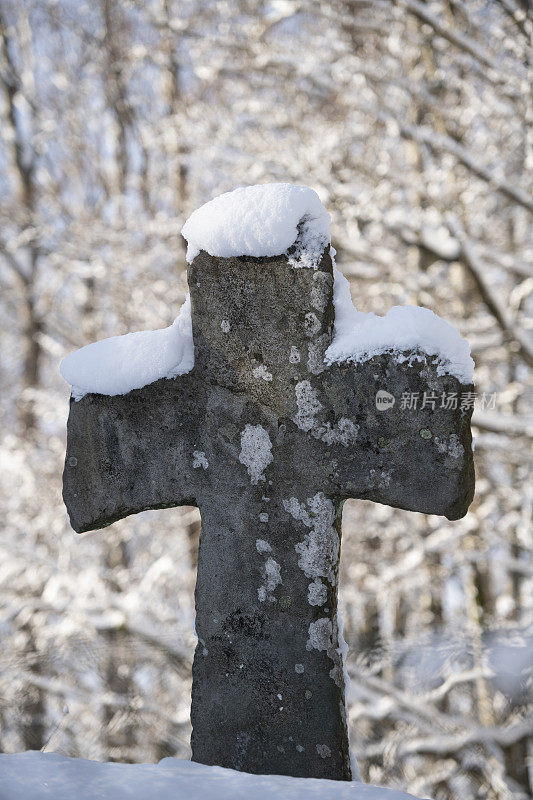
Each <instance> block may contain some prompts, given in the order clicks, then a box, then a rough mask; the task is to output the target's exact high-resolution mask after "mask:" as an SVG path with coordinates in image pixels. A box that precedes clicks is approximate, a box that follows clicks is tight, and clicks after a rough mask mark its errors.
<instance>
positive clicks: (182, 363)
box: [61, 183, 474, 400]
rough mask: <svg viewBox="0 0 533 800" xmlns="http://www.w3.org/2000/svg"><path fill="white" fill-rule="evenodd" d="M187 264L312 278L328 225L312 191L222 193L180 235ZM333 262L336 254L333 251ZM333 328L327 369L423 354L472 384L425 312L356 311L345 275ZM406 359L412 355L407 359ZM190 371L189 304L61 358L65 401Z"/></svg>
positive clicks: (451, 337) (281, 188)
mask: <svg viewBox="0 0 533 800" xmlns="http://www.w3.org/2000/svg"><path fill="white" fill-rule="evenodd" d="M182 232H183V235H184V237H185V238H186V239H187V241H188V250H187V260H188V261H189V263H190V262H191V261H192V260H193V259H194V258H195V257H196V255H198V253H199V252H200V250H205V251H206V252H208V253H209V254H210V255H213V256H218V257H220V258H228V257H231V256H246V255H248V256H252V257H260V256H274V255H282V254H284V253H287V252H288V251H289V250H290V249H291V247H292V245H294V244H295V243H296V247H295V248H294V249H292V250H291V252H290V255H289V263H290V265H291V266H292V267H309V268H313V269H316V268H317V266H318V263H319V260H320V257H321V255H322V253H323V251H324V249H325V248H326V247H328V246H329V243H330V216H329V214H328V212H327V211H326V209H325V208H324V206H323V205H322V203H321V202H320V199H319V197H318V195H317V194H316V192H314V191H313V190H312V189H308V188H307V187H305V186H292V185H291V184H289V183H267V184H264V185H260V186H248V187H245V188H241V189H235V191H233V192H227V193H226V194H222V195H220V196H219V197H216V198H215V199H214V200H211V201H209V202H208V203H206V204H205V205H203V206H201V207H200V208H198V209H197V210H196V211H194V212H193V214H191V216H190V217H189V219H188V220H187V222H186V223H185V225H184V226H183V231H182ZM330 252H331V256H332V259H333V257H334V254H335V251H334V250H333V248H330ZM333 300H334V306H335V326H334V330H333V340H332V343H331V345H330V346H329V348H328V349H327V351H326V355H325V363H326V364H327V365H328V366H329V365H331V364H333V363H339V362H342V361H353V362H362V361H367V360H368V359H370V358H372V357H373V356H375V355H379V354H381V353H391V354H392V355H393V356H394V357H395V358H396V359H397V360H398V361H405V360H406V358H409V357H411V358H416V357H417V353H420V352H423V353H425V354H426V355H429V356H431V357H434V358H435V359H436V361H437V369H438V372H439V374H445V373H446V374H450V375H454V376H455V377H456V378H457V379H458V380H459V381H460V382H461V383H464V384H467V383H470V382H471V381H472V374H473V367H474V362H473V360H472V358H471V357H470V347H469V345H468V342H467V341H466V340H465V339H463V338H462V337H461V335H460V334H459V332H458V331H457V330H456V329H455V328H454V327H452V326H451V325H450V324H449V323H447V322H445V321H444V320H443V319H441V318H440V317H438V316H437V315H436V314H434V313H433V312H432V311H430V310H429V309H427V308H418V307H416V306H394V308H391V309H390V310H389V311H388V313H387V314H386V315H385V316H383V317H381V316H378V315H376V314H365V313H363V312H362V311H358V310H357V309H356V308H355V307H354V305H353V302H352V299H351V295H350V286H349V283H348V281H347V280H346V278H345V277H344V275H342V273H341V272H339V270H338V269H336V268H335V269H334V289H333ZM406 351H409V353H410V354H411V355H410V356H406V355H405V352H406ZM193 366H194V346H193V334H192V321H191V305H190V299H189V298H188V297H187V300H186V301H185V303H184V304H183V306H182V308H181V310H180V313H179V315H178V317H177V318H176V320H175V321H174V323H173V324H172V325H170V326H169V327H168V328H164V329H163V330H156V331H141V332H139V333H129V334H126V335H125V336H113V337H111V338H110V339H104V340H103V341H100V342H95V343H94V344H89V345H87V346H86V347H82V348H81V350H77V351H76V352H74V353H71V354H70V355H69V356H67V357H66V358H65V359H64V361H63V362H62V364H61V374H62V375H63V377H64V378H65V380H66V381H67V382H68V383H70V384H71V386H72V396H73V397H74V398H75V399H76V400H79V399H81V398H82V397H83V396H84V395H85V394H89V393H95V394H105V395H120V394H127V393H128V392H130V391H132V390H133V389H140V388H142V387H143V386H146V385H148V384H150V383H154V381H157V380H159V379H160V378H175V377H177V376H178V375H184V374H185V373H187V372H190V371H191V369H192V368H193Z"/></svg>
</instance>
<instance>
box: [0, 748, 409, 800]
mask: <svg viewBox="0 0 533 800" xmlns="http://www.w3.org/2000/svg"><path fill="white" fill-rule="evenodd" d="M149 797H157V798H158V800H249V798H254V800H276V798H279V800H415V798H413V796H412V795H410V794H405V793H404V792H399V791H396V790H395V789H381V788H379V787H377V786H369V785H367V784H364V783H359V782H356V781H333V780H325V779H321V778H289V777H286V776H284V775H251V774H249V773H247V772H235V771H234V770H232V769H224V768H223V767H208V766H205V765H204V764H197V763H195V762H193V761H184V760H182V759H178V758H164V759H163V760H162V761H160V762H159V764H118V763H116V762H111V763H107V764H106V763H100V762H98V761H87V760H85V759H82V758H67V757H65V756H61V755H59V754H57V753H40V752H36V751H29V752H26V753H15V754H13V755H6V754H0V800H45V798H50V800H74V798H76V800H95V798H99V800H146V798H149Z"/></svg>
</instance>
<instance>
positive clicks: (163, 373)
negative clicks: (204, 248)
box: [60, 295, 194, 400]
mask: <svg viewBox="0 0 533 800" xmlns="http://www.w3.org/2000/svg"><path fill="white" fill-rule="evenodd" d="M193 366H194V348H193V341H192V322H191V301H190V298H189V296H188V295H187V299H186V300H185V302H184V304H183V305H182V307H181V309H180V313H179V314H178V316H177V317H176V319H175V320H174V322H173V323H172V325H169V327H168V328H163V329H161V330H156V331H138V332H137V333H127V334H125V335H124V336H112V337H111V338H110V339H102V340H101V341H99V342H93V344H88V345H86V346H85V347H82V348H81V349H80V350H75V351H74V353H71V354H70V355H68V356H67V357H66V358H65V359H63V361H62V362H61V367H60V369H61V374H62V375H63V377H64V378H65V380H66V381H67V382H68V383H70V385H71V386H72V396H73V397H74V398H75V399H76V400H79V399H80V398H81V397H83V396H84V395H85V394H88V393H89V392H92V393H94V394H106V395H111V396H112V395H117V394H127V392H130V391H131V390H132V389H141V388H142V387H143V386H147V385H148V384H149V383H153V382H154V381H157V380H159V379H160V378H175V377H176V376H178V375H184V374H185V373H187V372H190V371H191V369H192V368H193Z"/></svg>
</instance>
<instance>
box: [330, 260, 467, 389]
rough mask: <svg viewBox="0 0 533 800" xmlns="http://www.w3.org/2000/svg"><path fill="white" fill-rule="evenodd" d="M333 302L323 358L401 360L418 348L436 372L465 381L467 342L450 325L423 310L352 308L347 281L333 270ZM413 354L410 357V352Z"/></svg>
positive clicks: (398, 307)
mask: <svg viewBox="0 0 533 800" xmlns="http://www.w3.org/2000/svg"><path fill="white" fill-rule="evenodd" d="M334 275H335V281H334V286H333V300H334V304H335V328H334V333H333V342H332V343H331V345H330V346H329V347H328V349H327V350H326V354H325V362H326V364H327V365H328V366H329V365H330V364H333V363H334V362H337V363H338V362H341V361H353V362H356V363H357V362H361V361H367V360H368V359H369V358H372V357H373V356H375V355H380V354H381V353H394V354H396V355H397V358H398V360H399V361H403V360H407V359H408V358H409V356H405V354H404V351H406V350H408V351H411V352H413V351H416V350H418V351H422V352H423V353H426V354H427V355H429V356H434V357H435V358H436V360H437V361H438V367H437V372H438V373H439V375H444V374H449V375H454V376H455V377H456V378H457V379H458V380H459V381H460V382H461V383H471V382H472V379H473V371H474V361H473V359H472V357H471V356H470V345H469V344H468V342H467V340H466V339H463V338H462V337H461V335H460V333H459V331H457V330H456V329H455V328H454V327H453V326H452V325H450V324H449V323H448V322H446V321H445V320H443V319H441V317H438V316H437V315H436V314H434V313H433V311H430V309H429V308H419V307H418V306H394V307H393V308H391V309H390V310H389V311H388V312H387V313H386V314H385V316H383V317H380V316H378V315H377V314H365V313H363V312H362V311H358V310H357V309H356V308H355V307H354V305H353V302H352V297H351V294H350V284H349V283H348V281H347V280H346V278H345V277H344V275H343V274H342V273H341V272H339V270H338V269H335V271H334ZM415 357H416V356H415Z"/></svg>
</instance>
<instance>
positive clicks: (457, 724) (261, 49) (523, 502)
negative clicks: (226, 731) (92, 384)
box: [0, 0, 533, 800]
mask: <svg viewBox="0 0 533 800" xmlns="http://www.w3.org/2000/svg"><path fill="white" fill-rule="evenodd" d="M529 5H530V4H529V3H527V2H524V0H498V1H496V0H468V1H467V0H431V1H430V2H423V0H398V1H397V2H393V1H392V0H373V1H372V2H371V1H370V0H331V1H330V2H324V1H322V2H318V1H317V0H235V1H234V2H231V1H230V0H92V1H91V2H84V0H48V2H47V0H0V30H1V37H0V38H1V41H0V103H1V105H0V126H1V127H0V132H1V143H0V288H1V301H0V342H1V345H0V346H1V360H0V377H1V387H2V392H1V396H0V414H1V444H0V461H1V469H0V498H1V514H0V520H1V525H2V531H1V538H0V750H2V751H4V752H15V751H19V750H26V749H40V748H43V747H44V748H46V749H47V750H55V751H58V752H60V753H63V754H66V755H72V756H84V757H87V758H92V759H100V760H119V761H135V762H137V761H155V760H157V759H160V758H162V757H164V756H167V755H178V756H182V757H187V755H188V753H189V745H188V737H189V732H190V722H189V695H190V688H191V685H190V684H191V659H192V654H193V648H194V644H195V639H194V635H193V620H194V607H193V587H194V579H195V561H196V548H197V541H198V535H199V529H200V521H199V515H198V512H197V511H196V510H195V509H189V508H181V509H176V510H169V511H158V512H151V513H145V514H141V515H139V516H137V517H133V518H130V519H127V520H124V521H122V522H119V523H116V524H115V525H113V526H111V527H110V528H108V529H106V530H104V531H100V532H95V533H90V534H85V535H83V536H76V535H75V534H74V533H73V531H72V530H71V529H70V527H69V524H68V520H67V516H66V512H65V509H64V507H63V504H62V500H61V471H62V461H63V455H64V445H65V422H66V416H67V412H68V396H69V390H68V387H67V385H66V384H65V383H64V382H63V381H62V380H61V378H60V375H59V372H58V364H59V361H60V359H61V358H62V357H63V356H64V355H66V354H67V353H68V352H70V351H71V350H73V349H75V348H77V347H80V346H81V345H83V344H86V343H87V342H90V341H93V340H95V339H99V338H103V337H106V336H110V335H114V334H121V333H126V332H128V331H132V330H140V329H145V328H158V327H163V326H166V325H168V324H169V323H170V322H171V321H172V320H173V319H174V317H175V315H176V313H177V310H178V308H179V305H180V303H181V302H182V300H183V298H184V295H185V292H186V289H187V282H186V273H185V258H184V243H183V241H182V239H181V237H180V228H181V226H182V224H183V222H184V221H185V219H186V218H187V216H188V215H189V214H190V213H191V211H192V210H194V208H196V207H197V206H198V205H199V204H201V203H203V202H205V201H206V200H208V199H210V198H211V197H212V196H214V195H216V194H218V193H220V192H222V191H226V190H228V189H232V188H234V187H236V186H238V185H243V184H252V183H261V182H265V181H272V180H280V181H291V182H295V183H304V184H307V185H310V186H312V187H313V188H315V189H316V190H317V191H318V193H319V195H320V197H321V199H322V201H323V202H324V203H325V205H326V206H327V208H328V209H329V211H330V212H331V214H332V230H333V243H334V246H335V247H336V248H337V251H338V261H339V265H340V267H341V269H343V270H344V272H345V274H347V275H348V276H349V278H350V280H351V285H352V294H353V298H354V301H355V303H356V305H357V306H358V307H359V308H361V309H362V310H365V311H370V310H372V311H375V312H377V313H384V312H385V311H386V310H387V309H388V308H389V307H390V306H391V305H393V304H398V303H401V304H404V303H411V304H418V305H425V306H428V307H429V308H431V309H433V310H434V311H436V312H437V313H439V314H441V315H442V316H444V317H445V318H446V319H447V320H449V321H450V322H452V323H453V324H455V325H456V326H457V327H458V328H459V330H460V331H461V333H462V334H463V336H466V337H468V338H469V340H470V342H471V344H472V349H473V355H474V357H475V360H476V365H477V367H476V383H477V387H476V390H477V392H478V398H477V407H476V412H475V417H474V419H475V422H476V430H475V434H476V467H477V494H476V499H475V501H474V503H473V505H472V508H471V511H470V512H469V514H468V515H467V517H465V518H464V519H463V520H461V521H459V522H454V523H449V522H447V521H446V520H444V519H440V518H437V517H431V516H424V515H422V514H412V513H408V512H402V511H396V510H393V509H390V508H386V507H380V506H377V505H372V504H370V503H365V502H351V503H348V504H347V505H346V506H345V514H344V536H343V574H342V586H341V595H342V598H341V599H342V604H343V607H344V616H345V627H346V638H347V639H348V642H349V645H350V648H351V652H350V656H349V671H350V674H351V676H352V685H351V691H350V697H349V706H350V723H351V737H352V744H353V748H354V750H355V753H356V756H357V758H358V760H359V763H360V765H361V769H362V774H363V777H364V779H365V780H370V781H372V782H374V783H381V784H384V785H389V786H399V787H402V788H404V789H405V790H409V791H411V792H413V793H415V794H418V795H421V796H424V797H426V796H431V797H433V798H436V799H438V800H441V798H442V800H448V799H451V798H455V799H456V800H470V799H471V798H491V799H492V798H494V800H496V799H497V800H504V798H513V799H514V800H518V798H526V797H528V796H529V792H530V791H531V787H532V785H533V730H532V718H531V710H530V709H529V710H528V696H529V698H530V697H531V687H532V673H531V667H532V661H533V592H532V588H533V566H532V562H531V560H530V554H531V545H532V540H533V534H532V528H531V511H532V504H533V490H532V484H531V476H530V468H531V462H530V456H531V439H532V436H533V417H532V414H531V398H532V394H533V392H532V381H531V377H532V367H533V346H532V344H531V336H532V333H533V332H532V328H533V320H532V317H531V310H532V308H533V299H532V291H533V277H532V275H533V272H532V263H533V234H532V226H531V211H532V209H533V200H532V199H531V189H532V186H533V171H532V166H533V128H532V123H533V105H532V96H531V88H532V86H531V77H532V75H533V50H532V47H531V36H532V31H533V12H532V10H531V8H530V7H528V6H529ZM483 393H485V397H483ZM494 393H496V394H494ZM413 469H416V464H413Z"/></svg>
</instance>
